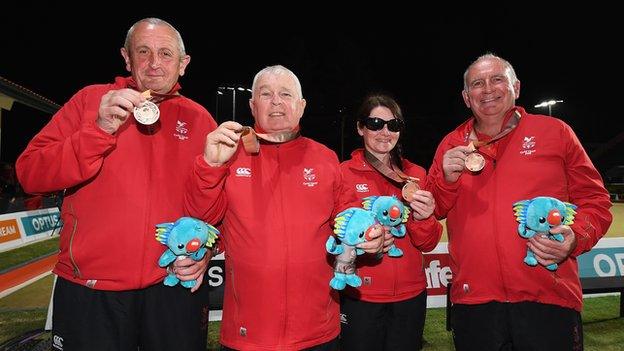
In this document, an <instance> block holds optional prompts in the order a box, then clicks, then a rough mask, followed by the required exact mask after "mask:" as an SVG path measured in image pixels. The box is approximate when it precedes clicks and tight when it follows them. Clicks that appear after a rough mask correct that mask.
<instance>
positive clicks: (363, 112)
mask: <svg viewBox="0 0 624 351" xmlns="http://www.w3.org/2000/svg"><path fill="white" fill-rule="evenodd" d="M378 106H382V107H386V108H387V109H389V110H390V112H392V115H393V116H394V118H396V119H398V120H399V121H401V125H402V126H403V128H402V129H401V132H403V129H404V128H405V119H403V113H402V112H401V107H400V106H399V104H398V103H397V102H396V101H395V100H394V99H393V98H392V97H391V96H389V95H386V94H382V93H374V94H369V95H367V96H366V97H365V98H364V101H362V104H361V105H360V108H359V109H358V112H357V115H356V116H357V120H358V122H357V123H358V128H366V127H365V126H364V120H365V119H366V118H367V117H370V113H371V111H372V110H373V109H374V108H375V107H378ZM402 138H403V133H401V134H400V135H399V140H397V143H396V145H395V146H394V149H392V151H390V157H391V158H392V162H394V164H395V165H396V166H398V167H399V168H401V169H402V168H403V167H402V165H401V163H402V162H401V157H402V147H401V139H402Z"/></svg>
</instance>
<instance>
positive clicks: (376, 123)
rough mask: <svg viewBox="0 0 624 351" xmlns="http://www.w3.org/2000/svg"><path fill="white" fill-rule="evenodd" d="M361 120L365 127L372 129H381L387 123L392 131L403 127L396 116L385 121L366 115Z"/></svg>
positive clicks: (398, 130) (395, 131)
mask: <svg viewBox="0 0 624 351" xmlns="http://www.w3.org/2000/svg"><path fill="white" fill-rule="evenodd" d="M363 122H364V126H365V127H366V129H368V130H372V131H378V130H382V129H383V127H384V125H386V124H387V125H388V130H389V131H391V132H394V133H397V132H400V131H401V129H403V122H402V121H401V120H400V119H396V118H395V119H391V120H389V121H385V120H383V119H381V118H379V117H366V118H364V120H363Z"/></svg>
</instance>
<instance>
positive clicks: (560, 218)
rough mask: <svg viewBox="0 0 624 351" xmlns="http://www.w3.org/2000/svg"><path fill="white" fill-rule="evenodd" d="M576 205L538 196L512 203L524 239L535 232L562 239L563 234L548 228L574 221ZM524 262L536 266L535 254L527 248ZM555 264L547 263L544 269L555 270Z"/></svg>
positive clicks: (519, 231)
mask: <svg viewBox="0 0 624 351" xmlns="http://www.w3.org/2000/svg"><path fill="white" fill-rule="evenodd" d="M575 209H576V206H575V205H573V204H571V203H567V202H562V201H559V200H557V199H555V198H554V197H547V196H538V197H535V198H533V199H531V200H522V201H518V202H516V203H515V204H513V210H514V215H515V216H516V221H518V222H519V223H520V224H519V225H518V234H520V236H521V237H523V238H525V239H529V238H532V237H533V236H534V235H535V234H538V233H540V234H542V235H546V236H548V238H549V239H551V240H556V241H559V242H562V241H563V235H561V234H551V233H550V229H551V228H554V227H557V226H559V225H571V224H573V223H574V215H575V214H576V211H575ZM524 263H526V264H528V265H529V266H537V259H536V258H535V254H534V253H533V251H531V250H530V249H527V254H526V257H525V258H524ZM557 267H558V266H557V264H556V263H553V264H549V265H548V266H546V269H548V270H550V271H554V270H557Z"/></svg>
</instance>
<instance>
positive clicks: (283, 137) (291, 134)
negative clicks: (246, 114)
mask: <svg viewBox="0 0 624 351" xmlns="http://www.w3.org/2000/svg"><path fill="white" fill-rule="evenodd" d="M236 132H237V133H241V140H242V141H243V147H244V148H245V151H247V153H250V154H257V153H258V152H260V140H259V139H261V140H264V141H268V142H270V143H276V144H281V143H285V142H287V141H290V140H293V139H295V138H296V137H298V136H299V126H297V127H296V128H295V129H293V130H290V131H287V132H277V133H256V131H255V130H254V129H253V128H252V127H247V126H245V127H243V128H241V129H240V130H237V131H236Z"/></svg>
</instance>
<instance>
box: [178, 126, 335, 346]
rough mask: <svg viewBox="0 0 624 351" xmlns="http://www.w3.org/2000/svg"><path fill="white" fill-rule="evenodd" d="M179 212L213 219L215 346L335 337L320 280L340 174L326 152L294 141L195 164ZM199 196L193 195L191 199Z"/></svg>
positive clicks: (325, 270) (326, 272) (327, 261)
mask: <svg viewBox="0 0 624 351" xmlns="http://www.w3.org/2000/svg"><path fill="white" fill-rule="evenodd" d="M194 172H195V175H196V182H195V183H194V184H192V188H191V189H190V191H189V193H188V194H190V195H189V197H188V198H187V202H186V203H187V208H188V210H189V211H190V213H191V214H192V215H193V216H196V217H199V218H202V217H205V216H211V215H215V214H216V215H218V216H221V217H222V218H223V222H222V226H221V227H220V228H221V229H222V233H223V235H222V238H223V243H224V244H225V268H226V274H227V276H226V279H225V296H224V302H223V320H222V323H221V342H222V343H223V344H224V345H226V346H228V347H230V348H234V349H237V350H301V349H305V348H308V347H312V346H315V345H319V344H322V343H325V342H327V341H330V340H332V339H334V338H336V337H337V336H338V334H339V332H340V325H339V306H338V298H337V294H336V293H335V292H334V291H332V289H331V288H330V286H329V281H330V280H331V278H332V277H333V267H332V264H333V260H331V257H329V256H330V255H329V254H328V253H327V252H326V251H325V241H326V240H327V238H328V237H329V235H331V234H332V228H331V226H330V221H331V220H332V219H333V215H334V208H335V207H336V199H337V195H338V194H339V187H340V170H339V164H338V159H337V157H336V154H335V153H334V152H333V151H331V150H329V149H327V148H326V147H325V146H323V145H321V144H319V143H317V142H315V141H313V140H310V139H308V138H304V137H298V138H296V139H294V140H291V141H289V142H286V143H283V144H262V145H261V147H260V153H259V154H258V155H248V154H247V153H245V151H244V150H243V148H242V147H239V148H238V150H237V153H236V154H235V155H234V156H233V158H232V159H231V160H230V162H229V163H228V164H226V165H224V166H222V167H214V168H213V167H210V166H208V164H207V163H206V162H205V161H204V159H203V157H198V158H197V161H196V162H195V170H194ZM197 194H201V195H202V196H196V195H197Z"/></svg>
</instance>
